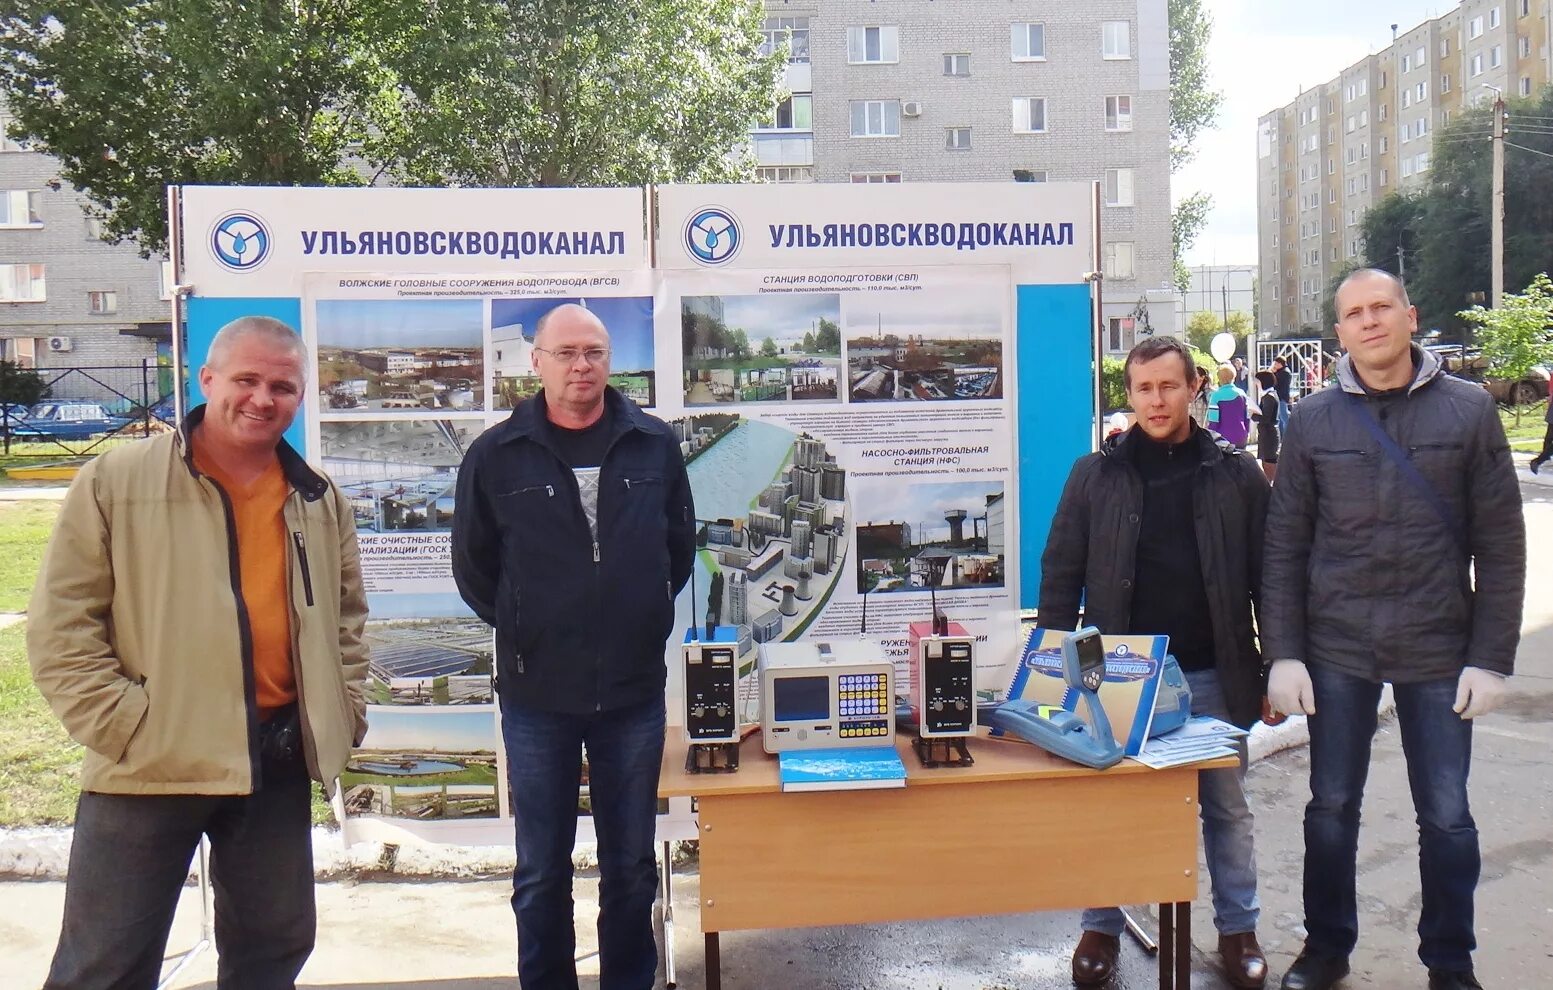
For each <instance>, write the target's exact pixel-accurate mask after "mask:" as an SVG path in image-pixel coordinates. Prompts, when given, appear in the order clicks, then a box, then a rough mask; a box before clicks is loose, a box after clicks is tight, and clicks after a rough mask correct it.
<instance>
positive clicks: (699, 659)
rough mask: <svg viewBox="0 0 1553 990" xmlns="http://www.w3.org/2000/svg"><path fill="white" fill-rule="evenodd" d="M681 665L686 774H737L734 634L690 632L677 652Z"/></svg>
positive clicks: (726, 630) (731, 630)
mask: <svg viewBox="0 0 1553 990" xmlns="http://www.w3.org/2000/svg"><path fill="white" fill-rule="evenodd" d="M681 651H682V654H683V657H684V663H685V741H686V742H688V743H689V744H690V751H689V752H688V753H687V754H686V756H685V769H686V771H688V772H690V773H706V772H730V771H733V770H737V769H738V768H739V750H738V746H739V663H738V651H739V631H738V629H737V627H735V626H716V627H713V628H711V629H709V630H702V629H700V628H699V627H694V626H693V627H691V628H690V629H687V630H686V631H685V644H684V646H682V647H681Z"/></svg>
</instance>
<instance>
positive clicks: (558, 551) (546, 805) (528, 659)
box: [453, 304, 695, 990]
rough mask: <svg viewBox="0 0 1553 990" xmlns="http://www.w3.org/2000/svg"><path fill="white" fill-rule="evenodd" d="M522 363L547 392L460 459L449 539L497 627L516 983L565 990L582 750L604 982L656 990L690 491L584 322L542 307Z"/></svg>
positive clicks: (592, 319)
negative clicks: (670, 720) (668, 661)
mask: <svg viewBox="0 0 1553 990" xmlns="http://www.w3.org/2000/svg"><path fill="white" fill-rule="evenodd" d="M532 357H533V363H534V367H535V369H536V370H537V371H538V373H539V376H540V379H541V381H542V382H543V383H544V388H543V390H542V391H540V393H539V394H538V395H536V396H535V397H534V398H532V399H530V400H528V401H527V402H524V403H522V404H520V405H519V406H518V407H517V408H516V409H514V410H513V411H512V416H511V417H510V418H509V419H508V420H507V421H506V422H505V423H503V424H502V425H500V426H497V427H494V428H492V429H491V430H489V431H487V432H486V433H484V434H483V435H482V436H481V437H480V438H479V439H478V440H476V441H475V442H474V444H473V445H471V447H470V449H469V454H468V456H467V457H465V459H464V463H463V465H462V467H461V468H460V469H459V475H458V494H457V505H458V511H457V513H456V514H455V516H454V523H453V576H454V578H455V579H456V580H457V582H458V589H459V592H460V593H461V594H462V595H463V597H464V600H465V601H466V602H468V603H469V606H470V608H472V609H474V611H475V614H476V615H478V616H480V618H482V619H484V620H485V621H486V622H488V623H490V624H491V625H492V626H494V627H495V628H496V683H497V694H498V697H499V700H500V703H501V711H502V740H503V743H504V744H505V746H506V750H507V767H508V771H507V772H508V778H509V781H510V783H511V786H512V816H513V819H514V824H515V826H516V829H517V851H518V866H517V869H516V870H515V871H514V872H513V895H512V908H513V912H514V913H515V914H516V915H517V922H518V976H519V982H520V983H521V985H522V987H523V988H524V990H557V988H561V990H566V988H571V990H575V988H576V987H577V969H576V964H575V962H574V956H575V935H574V932H573V928H572V859H571V855H572V846H573V844H574V843H575V840H576V834H577V799H578V787H579V785H580V783H581V769H582V751H583V749H584V748H585V747H586V749H587V753H588V793H589V797H590V800H591V805H592V813H593V825H594V828H595V830H596V832H597V835H598V850H599V852H598V859H599V873H600V876H599V920H598V937H599V981H600V982H599V985H600V987H601V988H603V990H649V988H651V987H652V985H653V980H654V975H655V972H656V970H657V965H658V950H657V946H656V943H655V942H654V940H653V931H652V902H653V898H654V896H655V894H656V892H657V872H656V868H655V863H654V858H653V849H654V845H653V832H654V827H655V824H656V814H657V792H658V770H659V764H660V762H661V761H662V756H663V738H664V722H665V714H664V696H663V691H664V681H665V676H666V673H667V669H666V668H665V666H664V662H663V650H664V642H665V641H666V640H667V638H668V636H669V633H670V631H671V629H672V627H673V624H674V597H675V595H677V594H678V593H679V590H680V589H681V588H682V587H684V585H685V582H686V580H688V579H689V577H690V568H691V564H692V560H693V556H694V552H695V546H694V542H695V536H694V533H695V530H694V526H695V513H694V511H693V509H692V506H691V498H690V482H689V479H688V477H687V476H686V473H685V463H684V458H683V457H682V456H681V454H680V450H679V444H678V443H677V442H676V441H675V440H674V438H673V436H672V435H671V434H670V433H669V430H668V427H667V426H665V425H664V424H663V422H661V421H660V420H658V419H655V418H653V417H652V416H649V415H647V414H646V413H644V412H642V411H641V410H640V409H638V408H637V407H636V405H635V404H633V403H631V402H629V401H628V400H626V399H625V398H624V397H623V396H622V395H621V394H620V393H619V392H617V391H615V390H614V389H612V388H610V387H609V386H608V384H607V383H608V381H609V333H608V331H607V330H606V329H605V328H604V325H603V324H602V323H601V322H600V321H599V319H598V318H597V317H596V316H594V315H593V314H592V313H590V312H589V311H588V310H586V309H584V308H583V307H581V306H577V305H573V304H567V305H562V306H558V307H556V308H555V309H553V310H551V311H550V312H549V313H547V314H545V315H544V316H543V317H542V318H541V319H540V320H539V322H538V324H537V325H536V327H535V333H534V347H533V355H532Z"/></svg>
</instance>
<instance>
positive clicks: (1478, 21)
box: [1467, 14, 1483, 41]
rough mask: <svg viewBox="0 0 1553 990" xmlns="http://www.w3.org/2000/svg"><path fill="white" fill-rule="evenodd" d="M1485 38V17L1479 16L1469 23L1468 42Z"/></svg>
mask: <svg viewBox="0 0 1553 990" xmlns="http://www.w3.org/2000/svg"><path fill="white" fill-rule="evenodd" d="M1481 37H1483V17H1482V15H1481V14H1480V15H1478V16H1477V17H1474V18H1472V20H1470V21H1468V22H1467V40H1468V41H1474V40H1476V39H1478V38H1481Z"/></svg>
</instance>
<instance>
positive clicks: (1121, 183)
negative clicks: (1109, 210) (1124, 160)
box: [1105, 168, 1133, 206]
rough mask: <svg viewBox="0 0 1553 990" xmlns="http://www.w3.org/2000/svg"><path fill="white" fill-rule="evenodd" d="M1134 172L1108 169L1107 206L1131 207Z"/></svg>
mask: <svg viewBox="0 0 1553 990" xmlns="http://www.w3.org/2000/svg"><path fill="white" fill-rule="evenodd" d="M1132 177H1133V170H1132V169H1130V168H1108V169H1106V170H1105V205H1106V206H1131V205H1133V198H1132Z"/></svg>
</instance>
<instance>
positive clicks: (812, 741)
mask: <svg viewBox="0 0 1553 990" xmlns="http://www.w3.org/2000/svg"><path fill="white" fill-rule="evenodd" d="M760 693H761V697H760V714H761V745H762V746H763V747H764V748H765V751H766V752H768V753H783V752H788V751H791V750H797V749H838V748H846V747H852V746H858V747H866V746H893V745H895V668H894V665H893V664H892V663H891V662H890V660H889V659H888V658H886V657H885V655H884V650H883V649H881V648H880V646H879V644H878V643H876V642H871V641H869V640H862V639H859V640H840V641H836V642H813V643H764V644H762V645H761V647H760Z"/></svg>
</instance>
